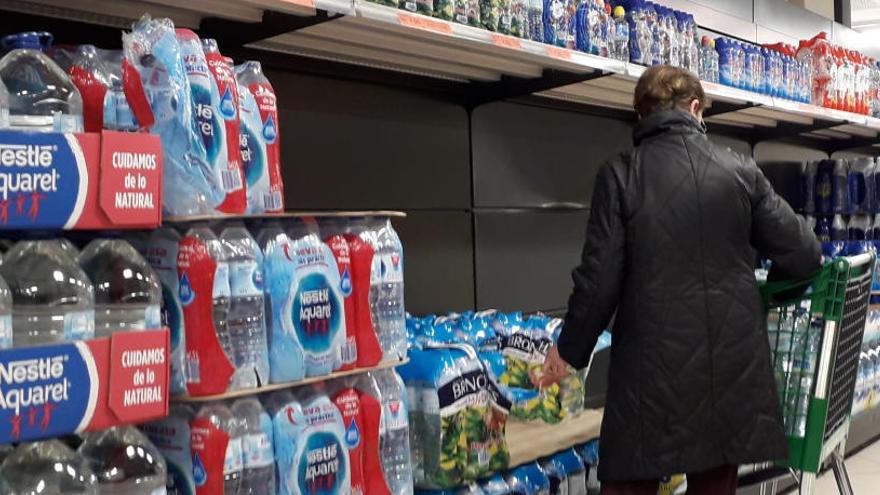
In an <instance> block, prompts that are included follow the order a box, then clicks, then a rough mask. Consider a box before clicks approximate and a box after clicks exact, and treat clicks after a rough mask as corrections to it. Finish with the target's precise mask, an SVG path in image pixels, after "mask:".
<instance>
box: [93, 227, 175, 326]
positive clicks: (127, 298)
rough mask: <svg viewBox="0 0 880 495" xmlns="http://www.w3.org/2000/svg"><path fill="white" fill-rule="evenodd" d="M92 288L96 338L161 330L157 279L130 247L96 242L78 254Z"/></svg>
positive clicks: (118, 241)
mask: <svg viewBox="0 0 880 495" xmlns="http://www.w3.org/2000/svg"><path fill="white" fill-rule="evenodd" d="M79 264H80V266H82V268H83V271H85V273H86V275H88V277H89V279H91V281H92V284H93V285H94V287H95V335H96V336H97V337H109V336H110V335H111V334H112V333H113V332H116V331H123V332H124V331H136V330H148V329H156V328H161V327H162V317H161V304H162V289H161V286H160V283H159V277H158V276H157V275H156V272H154V271H153V269H152V267H150V265H149V264H148V263H147V261H146V260H145V259H144V258H143V257H142V256H141V255H140V254H139V253H138V252H137V250H135V249H134V248H133V247H132V246H131V244H129V243H128V242H126V241H124V240H122V239H95V240H93V241H92V242H90V243H89V244H88V245H86V247H85V248H84V249H83V251H82V253H80V255H79Z"/></svg>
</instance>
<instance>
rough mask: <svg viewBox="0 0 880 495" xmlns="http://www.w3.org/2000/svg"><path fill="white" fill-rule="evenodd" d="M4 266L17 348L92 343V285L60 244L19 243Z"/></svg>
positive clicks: (0, 266) (93, 315) (13, 336)
mask: <svg viewBox="0 0 880 495" xmlns="http://www.w3.org/2000/svg"><path fill="white" fill-rule="evenodd" d="M3 261H4V263H3V264H2V265H0V275H2V277H3V278H4V280H6V283H7V284H8V285H9V289H10V291H11V292H12V304H13V307H12V343H13V345H14V346H15V347H27V346H32V345H37V344H48V343H57V342H63V341H70V340H85V339H91V338H94V336H95V292H94V289H93V287H92V282H91V280H89V277H88V276H87V275H86V274H85V272H83V270H82V268H80V266H79V265H78V264H77V262H76V260H75V259H74V258H72V257H71V256H70V255H68V254H67V252H65V251H64V250H63V249H62V248H61V246H60V244H59V243H58V242H56V241H54V240H33V241H19V242H18V243H17V244H15V246H13V248H12V249H11V250H10V251H9V252H7V253H6V256H4V259H3ZM59 279H60V280H59Z"/></svg>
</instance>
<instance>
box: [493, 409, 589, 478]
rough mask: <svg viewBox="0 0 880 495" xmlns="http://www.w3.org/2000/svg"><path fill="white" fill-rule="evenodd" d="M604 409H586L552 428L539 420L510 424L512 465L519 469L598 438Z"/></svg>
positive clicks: (508, 430)
mask: <svg viewBox="0 0 880 495" xmlns="http://www.w3.org/2000/svg"><path fill="white" fill-rule="evenodd" d="M603 412H604V409H587V410H585V411H584V412H582V413H581V414H580V415H578V416H576V417H574V418H571V419H567V420H565V421H563V422H561V423H558V424H555V425H551V424H547V423H544V422H540V421H532V422H528V423H522V422H515V421H510V422H508V423H507V433H506V438H507V446H508V448H509V449H510V465H511V466H519V465H520V464H525V463H527V462H531V461H534V460H535V459H540V458H541V457H546V456H548V455H551V454H554V453H556V452H559V451H560V450H563V449H566V448H569V447H572V446H574V445H578V444H581V443H584V442H587V441H589V440H592V439H594V438H597V437H598V436H599V428H600V427H601V425H602V414H603Z"/></svg>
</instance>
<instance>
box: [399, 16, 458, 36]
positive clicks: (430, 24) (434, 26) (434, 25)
mask: <svg viewBox="0 0 880 495" xmlns="http://www.w3.org/2000/svg"><path fill="white" fill-rule="evenodd" d="M397 18H398V19H399V20H400V25H401V26H406V27H411V28H416V29H423V30H425V31H433V32H435V33H441V34H452V25H451V24H449V23H448V22H444V21H440V20H437V19H431V18H430V17H425V16H421V15H413V14H405V13H401V14H398V15H397Z"/></svg>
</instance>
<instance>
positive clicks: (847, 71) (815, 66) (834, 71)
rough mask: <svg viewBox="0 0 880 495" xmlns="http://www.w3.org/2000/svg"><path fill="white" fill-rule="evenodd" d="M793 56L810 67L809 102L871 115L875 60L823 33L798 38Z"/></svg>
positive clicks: (878, 71) (879, 70) (878, 72)
mask: <svg viewBox="0 0 880 495" xmlns="http://www.w3.org/2000/svg"><path fill="white" fill-rule="evenodd" d="M797 57H798V59H799V60H802V61H803V62H804V63H806V64H807V65H808V66H809V68H810V84H811V90H812V92H811V101H810V102H811V103H813V104H814V105H821V106H824V107H828V108H834V109H837V110H844V111H848V112H855V113H860V114H865V115H875V114H876V112H877V110H878V105H880V103H878V102H877V96H878V91H880V67H878V65H877V61H876V60H874V59H872V58H869V57H867V56H865V55H864V54H862V53H859V52H857V51H855V50H849V49H846V48H844V47H841V46H838V45H835V44H832V43H831V42H830V41H829V40H828V35H827V33H824V32H822V33H819V34H818V35H816V36H814V37H813V38H811V39H809V40H802V41H801V42H800V44H799V46H798V50H797Z"/></svg>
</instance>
